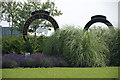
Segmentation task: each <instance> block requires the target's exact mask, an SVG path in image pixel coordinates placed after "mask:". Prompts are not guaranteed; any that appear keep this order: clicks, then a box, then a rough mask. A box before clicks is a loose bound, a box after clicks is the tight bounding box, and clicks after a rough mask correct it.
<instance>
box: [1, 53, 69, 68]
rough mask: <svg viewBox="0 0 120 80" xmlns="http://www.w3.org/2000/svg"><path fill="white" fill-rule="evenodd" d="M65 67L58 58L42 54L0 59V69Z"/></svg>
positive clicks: (8, 56) (14, 55) (13, 55)
mask: <svg viewBox="0 0 120 80" xmlns="http://www.w3.org/2000/svg"><path fill="white" fill-rule="evenodd" d="M62 66H63V67H65V66H67V63H66V62H65V61H64V60H63V59H62V58H60V57H54V56H49V55H45V54H42V53H35V54H31V55H30V56H27V57H25V56H24V55H20V54H14V53H10V54H5V55H3V58H2V68H15V67H62Z"/></svg>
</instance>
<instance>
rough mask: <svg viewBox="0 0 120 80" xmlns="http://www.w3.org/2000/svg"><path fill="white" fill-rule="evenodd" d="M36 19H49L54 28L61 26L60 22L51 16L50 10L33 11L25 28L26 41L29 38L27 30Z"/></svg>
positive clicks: (24, 36)
mask: <svg viewBox="0 0 120 80" xmlns="http://www.w3.org/2000/svg"><path fill="white" fill-rule="evenodd" d="M36 19H45V20H48V21H49V22H50V23H51V24H52V25H53V27H54V30H57V29H58V28H59V26H58V23H57V22H56V21H55V19H53V18H52V17H51V16H49V12H47V11H44V10H39V11H35V12H32V16H31V17H30V18H29V19H28V20H27V21H26V22H25V25H24V28H23V38H24V40H25V41H27V40H28V38H27V32H28V28H29V26H30V24H31V23H32V22H33V21H35V20H36Z"/></svg>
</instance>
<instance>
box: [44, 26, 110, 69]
mask: <svg viewBox="0 0 120 80" xmlns="http://www.w3.org/2000/svg"><path fill="white" fill-rule="evenodd" d="M43 52H44V53H46V54H50V55H57V56H62V57H64V58H65V59H66V61H68V63H69V65H70V66H75V67H78V66H83V67H84V66H86V67H88V66H106V64H107V63H108V62H109V60H108V57H109V56H108V55H109V50H108V48H107V46H106V45H105V42H104V41H101V40H100V39H99V38H98V37H97V35H96V34H93V32H92V31H86V32H85V31H83V30H80V29H75V28H72V27H67V28H65V29H61V30H58V31H56V32H55V33H54V34H53V35H52V36H51V38H50V39H49V40H48V42H47V43H46V47H45V49H44V50H43Z"/></svg>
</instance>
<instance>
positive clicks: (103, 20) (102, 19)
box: [84, 15, 113, 30]
mask: <svg viewBox="0 0 120 80" xmlns="http://www.w3.org/2000/svg"><path fill="white" fill-rule="evenodd" d="M96 22H101V23H104V24H106V25H107V26H108V27H109V28H113V25H112V24H111V23H110V22H109V21H108V20H107V19H106V16H103V15H95V16H92V17H91V20H90V21H89V22H88V23H87V24H86V25H85V27H84V30H88V29H89V27H90V26H91V25H92V24H94V23H96Z"/></svg>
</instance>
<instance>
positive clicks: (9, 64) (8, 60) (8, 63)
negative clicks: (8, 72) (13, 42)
mask: <svg viewBox="0 0 120 80" xmlns="http://www.w3.org/2000/svg"><path fill="white" fill-rule="evenodd" d="M23 59H24V56H23V55H17V54H13V53H10V54H5V55H3V56H2V67H3V68H13V67H19V65H20V62H21V61H22V60H23Z"/></svg>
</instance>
